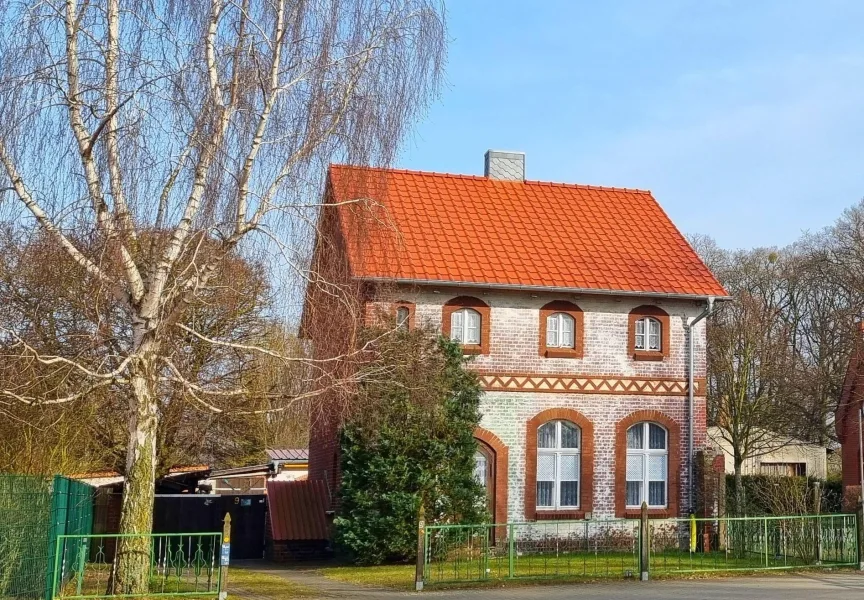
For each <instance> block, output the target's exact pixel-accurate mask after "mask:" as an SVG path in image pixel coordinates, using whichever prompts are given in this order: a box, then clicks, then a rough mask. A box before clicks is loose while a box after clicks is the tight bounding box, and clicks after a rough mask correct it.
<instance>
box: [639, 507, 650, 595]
mask: <svg viewBox="0 0 864 600" xmlns="http://www.w3.org/2000/svg"><path fill="white" fill-rule="evenodd" d="M650 543H651V533H650V531H649V529H648V503H647V502H644V501H643V502H642V512H641V514H640V515H639V571H640V573H641V575H640V579H641V580H642V581H648V572H649V570H650V568H649V564H648V562H649V560H648V553H649V548H650Z"/></svg>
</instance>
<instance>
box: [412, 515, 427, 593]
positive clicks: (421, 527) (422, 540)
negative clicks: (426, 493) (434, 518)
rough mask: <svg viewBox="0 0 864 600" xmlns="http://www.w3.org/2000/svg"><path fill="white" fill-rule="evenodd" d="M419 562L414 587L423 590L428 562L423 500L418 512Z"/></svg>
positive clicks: (415, 571) (415, 572) (419, 590)
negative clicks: (425, 568)
mask: <svg viewBox="0 0 864 600" xmlns="http://www.w3.org/2000/svg"><path fill="white" fill-rule="evenodd" d="M417 515H418V517H419V518H418V520H417V563H416V566H415V570H414V589H415V590H417V591H418V592H422V591H423V567H424V566H425V564H426V510H425V509H424V508H423V502H422V501H421V502H420V510H419V511H418V513H417Z"/></svg>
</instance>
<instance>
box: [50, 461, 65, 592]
mask: <svg viewBox="0 0 864 600" xmlns="http://www.w3.org/2000/svg"><path fill="white" fill-rule="evenodd" d="M68 512H69V480H68V479H66V478H65V477H61V476H60V475H55V476H54V481H53V483H52V485H51V514H50V519H51V521H50V522H49V524H48V548H47V550H48V569H47V574H46V578H45V600H52V598H54V593H55V591H56V589H55V580H56V579H57V569H58V568H59V567H58V565H59V564H60V556H59V555H58V554H57V553H58V552H60V544H59V543H58V542H59V539H60V538H59V536H61V535H64V534H65V533H66V519H67V518H68Z"/></svg>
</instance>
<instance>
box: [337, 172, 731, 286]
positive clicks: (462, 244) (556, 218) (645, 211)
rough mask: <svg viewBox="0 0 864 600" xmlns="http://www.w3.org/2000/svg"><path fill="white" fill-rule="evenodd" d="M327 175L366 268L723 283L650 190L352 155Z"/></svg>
mask: <svg viewBox="0 0 864 600" xmlns="http://www.w3.org/2000/svg"><path fill="white" fill-rule="evenodd" d="M329 177H330V179H329V182H330V189H331V190H332V198H331V201H333V202H338V203H343V204H342V206H340V208H339V221H340V226H341V228H342V232H343V235H344V236H345V240H346V245H347V249H348V258H349V262H350V265H351V270H352V274H353V275H354V276H355V277H358V278H361V279H379V278H380V279H388V280H392V279H396V280H405V281H414V282H447V283H453V284H457V283H465V284H469V285H472V284H473V285H491V286H496V285H501V286H531V287H540V288H564V289H572V290H586V291H591V290H597V291H607V292H610V291H611V292H616V291H617V292H624V293H640V292H643V293H652V294H671V295H682V296H721V297H723V296H726V295H727V293H726V291H725V290H724V289H723V286H721V285H720V283H718V281H717V280H716V279H715V278H714V276H713V275H712V274H711V272H710V271H709V270H708V268H707V267H706V266H705V265H704V264H703V263H702V261H701V260H700V259H699V257H698V256H697V255H696V253H695V252H694V251H693V249H692V248H691V247H690V245H689V244H688V243H687V241H686V240H685V239H684V237H683V236H682V235H681V233H680V232H679V231H678V229H677V228H676V227H675V225H674V224H673V223H672V221H671V220H670V219H669V217H668V216H667V215H666V213H665V212H663V209H662V208H661V207H660V205H659V204H658V203H657V201H656V200H655V199H654V198H653V197H652V196H651V193H650V192H647V191H642V190H632V189H622V188H604V187H594V186H586V185H572V184H560V183H544V182H538V181H501V180H494V179H488V178H486V177H477V176H467V175H449V174H442V173H427V172H420V171H403V170H396V169H371V168H361V167H351V166H345V165H332V166H331V167H330V175H329ZM370 207H371V208H370Z"/></svg>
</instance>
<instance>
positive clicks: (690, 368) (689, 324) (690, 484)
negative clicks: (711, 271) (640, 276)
mask: <svg viewBox="0 0 864 600" xmlns="http://www.w3.org/2000/svg"><path fill="white" fill-rule="evenodd" d="M715 300H716V298H714V297H713V296H709V297H708V304H707V306H706V307H705V310H703V311H702V312H701V313H700V314H699V316H697V317H696V318H695V319H693V320H692V321H691V320H685V322H684V327H685V328H686V329H687V507H688V512H689V514H693V513H694V512H695V511H696V506H695V504H694V493H693V492H694V489H695V485H694V483H695V482H694V481H693V402H694V400H693V374H694V370H695V369H696V365H695V364H694V358H693V354H694V352H693V326H694V325H696V323H698V322H699V321H701V320H702V319H704V318H705V317H707V316H709V315H710V314H711V313H712V312H714V301H715Z"/></svg>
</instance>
